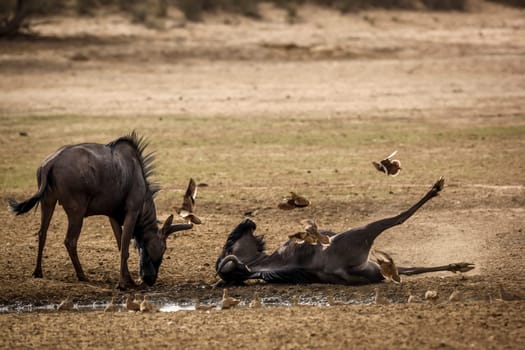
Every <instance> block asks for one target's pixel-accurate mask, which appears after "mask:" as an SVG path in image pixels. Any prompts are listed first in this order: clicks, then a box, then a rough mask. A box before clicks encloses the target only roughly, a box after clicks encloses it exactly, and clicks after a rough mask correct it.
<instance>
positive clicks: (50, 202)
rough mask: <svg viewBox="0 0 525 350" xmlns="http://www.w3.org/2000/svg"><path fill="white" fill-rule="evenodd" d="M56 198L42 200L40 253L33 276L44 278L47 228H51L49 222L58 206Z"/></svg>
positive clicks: (39, 235) (39, 238) (39, 232)
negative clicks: (43, 261)
mask: <svg viewBox="0 0 525 350" xmlns="http://www.w3.org/2000/svg"><path fill="white" fill-rule="evenodd" d="M56 203H57V201H56V199H54V198H48V199H46V200H43V201H42V202H41V206H40V214H41V216H40V230H39V231H38V255H37V257H36V266H35V271H34V272H33V277H36V278H42V277H43V274H42V253H43V251H44V246H45V245H46V237H47V229H48V228H49V223H50V222H51V218H52V217H53V211H54V210H55V206H56Z"/></svg>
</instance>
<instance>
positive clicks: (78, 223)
mask: <svg viewBox="0 0 525 350" xmlns="http://www.w3.org/2000/svg"><path fill="white" fill-rule="evenodd" d="M68 220H69V224H68V228H67V234H66V239H65V241H64V244H65V246H66V249H67V252H68V253H69V257H70V258H71V262H72V263H73V267H74V268H75V271H76V273H77V277H78V280H79V281H87V280H88V279H87V277H86V275H84V271H83V270H82V266H81V265H80V260H79V259H78V253H77V242H78V236H80V231H81V230H82V221H83V215H68Z"/></svg>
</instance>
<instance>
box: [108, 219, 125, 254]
mask: <svg viewBox="0 0 525 350" xmlns="http://www.w3.org/2000/svg"><path fill="white" fill-rule="evenodd" d="M109 223H110V224H111V228H112V229H113V234H114V235H115V239H116V241H117V246H118V250H119V251H120V242H121V240H122V226H120V224H119V223H118V222H117V220H115V219H113V218H109Z"/></svg>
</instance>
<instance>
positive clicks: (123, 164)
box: [9, 132, 192, 289]
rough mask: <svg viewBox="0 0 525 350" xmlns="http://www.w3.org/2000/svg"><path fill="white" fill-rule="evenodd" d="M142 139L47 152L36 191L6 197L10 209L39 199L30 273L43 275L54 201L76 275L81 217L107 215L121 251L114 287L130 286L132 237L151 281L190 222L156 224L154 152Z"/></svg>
mask: <svg viewBox="0 0 525 350" xmlns="http://www.w3.org/2000/svg"><path fill="white" fill-rule="evenodd" d="M146 146H147V143H146V142H145V140H144V138H142V137H138V135H137V134H136V133H135V132H132V133H131V134H130V135H127V136H123V137H120V138H118V139H116V140H114V141H112V142H110V143H108V144H106V145H104V144H97V143H82V144H77V145H68V146H64V147H62V148H60V149H59V150H58V151H56V152H55V153H53V154H51V155H50V156H49V157H47V159H46V160H44V162H43V163H42V164H41V165H40V167H39V168H38V170H37V181H38V191H37V192H36V193H35V194H34V195H33V196H32V197H31V198H29V199H28V200H26V201H24V202H21V203H18V202H16V201H15V200H14V199H9V207H10V209H11V210H12V211H13V212H14V213H16V215H20V214H23V213H25V212H27V211H29V210H30V209H31V208H33V207H34V206H35V205H37V204H38V203H40V208H41V224H40V230H39V231H38V256H37V261H36V267H35V271H34V272H33V276H34V277H42V276H43V275H42V251H43V250H44V245H45V243H46V234H47V229H48V227H49V223H50V221H51V217H52V215H53V211H54V210H55V206H56V203H57V201H58V203H59V204H60V205H62V207H63V208H64V211H65V212H66V214H67V219H68V229H67V234H66V239H65V242H64V243H65V245H66V248H67V251H68V253H69V257H70V258H71V261H72V262H73V266H74V267H75V271H76V274H77V277H78V279H79V280H80V281H87V277H86V276H85V274H84V272H83V270H82V266H81V265H80V261H79V259H78V255H77V241H78V237H79V235H80V231H81V229H82V223H83V221H84V218H85V217H87V216H91V215H105V216H108V217H109V221H110V223H111V227H112V229H113V233H114V235H115V239H116V240H117V245H118V248H119V250H120V279H119V283H118V287H119V288H121V289H126V288H129V287H134V286H135V282H134V281H133V279H132V277H131V275H130V273H129V270H128V257H129V244H130V241H131V239H132V238H133V239H134V240H135V242H136V245H137V247H138V249H139V252H140V277H141V279H142V281H143V282H144V283H146V284H147V285H149V286H151V285H153V284H154V283H155V281H156V279H157V274H158V271H159V267H160V264H161V262H162V257H163V255H164V252H165V250H166V240H167V238H168V236H169V235H170V234H171V233H173V232H176V231H180V230H187V229H189V228H191V227H192V225H191V224H178V225H172V222H173V215H172V216H170V217H168V219H166V222H165V223H164V225H163V226H162V228H160V229H159V227H158V221H157V214H156V209H155V203H154V201H153V199H154V195H155V193H156V192H157V191H158V187H157V186H155V185H154V184H152V183H151V182H150V181H149V176H150V174H151V172H152V170H153V165H152V161H153V156H152V154H151V153H150V154H148V155H145V154H144V150H145V148H146Z"/></svg>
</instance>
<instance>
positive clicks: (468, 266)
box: [449, 262, 476, 272]
mask: <svg viewBox="0 0 525 350" xmlns="http://www.w3.org/2000/svg"><path fill="white" fill-rule="evenodd" d="M475 267H476V266H475V265H474V264H472V263H466V262H461V263H455V264H450V265H449V269H450V271H452V272H468V271H470V270H472V269H474V268H475Z"/></svg>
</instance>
